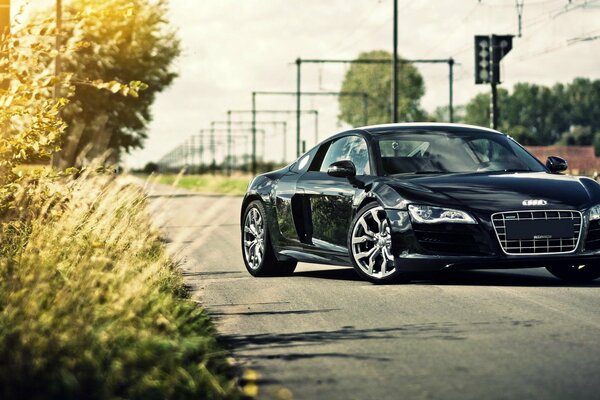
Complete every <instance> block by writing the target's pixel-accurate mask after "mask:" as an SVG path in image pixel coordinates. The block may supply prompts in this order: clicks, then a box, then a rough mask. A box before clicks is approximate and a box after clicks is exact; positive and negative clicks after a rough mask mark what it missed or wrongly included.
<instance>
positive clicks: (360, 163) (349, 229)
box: [240, 123, 600, 283]
mask: <svg viewBox="0 0 600 400" xmlns="http://www.w3.org/2000/svg"><path fill="white" fill-rule="evenodd" d="M566 170H567V162H566V161H565V160H563V159H561V158H559V157H549V158H548V160H547V161H546V163H545V164H544V163H542V162H540V161H539V160H538V159H536V158H535V157H534V156H533V155H531V154H530V153H529V152H528V151H527V150H526V149H525V148H524V147H522V146H521V145H519V144H518V143H517V142H516V141H515V140H514V139H512V138H511V137H510V136H508V135H506V134H503V133H501V132H498V131H495V130H491V129H486V128H481V127H475V126H470V125H460V124H434V123H407V124H387V125H377V126H368V127H363V128H357V129H352V130H348V131H345V132H341V133H338V134H335V135H333V136H331V137H329V138H328V139H326V140H324V141H323V142H321V143H319V144H318V145H317V146H315V147H314V148H312V149H311V150H310V151H308V152H307V153H305V154H304V155H302V156H301V157H299V158H298V159H297V160H296V161H294V162H293V163H291V164H290V165H288V166H286V167H285V168H282V169H280V170H278V171H273V172H269V173H265V174H263V175H259V176H257V177H255V178H254V179H253V180H252V182H251V183H250V185H249V187H248V190H247V193H246V195H245V197H244V200H243V203H242V210H241V211H242V212H241V221H240V224H241V245H242V253H243V259H244V263H245V265H246V268H247V269H248V271H249V273H250V274H252V275H254V276H257V277H260V276H277V275H279V276H281V275H289V274H292V273H293V271H294V269H295V268H296V264H297V263H298V262H308V263H320V264H330V265H346V266H349V265H352V266H353V267H354V269H355V270H356V272H357V273H358V274H359V275H360V276H361V277H362V278H364V279H366V280H368V281H371V282H373V283H387V282H392V281H402V280H410V279H411V277H413V276H415V274H414V273H416V272H420V273H422V272H429V271H439V270H452V269H485V268H527V267H531V268H536V267H545V268H547V269H548V271H550V272H551V273H552V274H554V275H555V276H557V277H559V278H562V279H565V280H569V281H576V282H585V281H590V280H593V279H596V278H598V277H600V185H599V184H598V183H597V182H596V181H594V180H593V179H590V178H586V177H577V176H570V175H564V174H561V173H562V172H564V171H566Z"/></svg>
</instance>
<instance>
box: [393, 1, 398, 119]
mask: <svg viewBox="0 0 600 400" xmlns="http://www.w3.org/2000/svg"><path fill="white" fill-rule="evenodd" d="M393 34H394V40H393V41H394V51H393V59H392V122H398V0H394V33H393Z"/></svg>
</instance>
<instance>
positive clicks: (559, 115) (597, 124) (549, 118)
mask: <svg viewBox="0 0 600 400" xmlns="http://www.w3.org/2000/svg"><path fill="white" fill-rule="evenodd" d="M498 95H499V100H498V103H499V109H500V113H499V125H500V130H502V131H504V132H506V133H509V134H510V135H511V136H513V137H515V139H517V140H519V141H520V142H521V143H523V144H528V145H551V144H554V143H556V142H558V141H560V142H561V143H565V144H585V145H590V144H591V143H592V142H593V140H594V137H595V136H594V132H598V131H600V80H596V81H590V80H589V79H584V78H576V79H575V80H574V81H573V82H572V83H571V84H567V85H564V84H560V83H558V84H555V85H554V86H552V87H546V86H541V85H536V84H531V83H517V84H516V85H514V87H513V89H512V92H511V93H510V94H509V93H508V91H506V90H505V89H499V90H498ZM465 121H466V122H467V123H471V124H475V125H487V124H488V121H489V95H488V94H487V93H481V94H478V95H477V96H475V97H474V98H473V99H472V100H471V101H470V102H469V103H468V104H467V106H466V116H465ZM578 127H579V128H578ZM588 128H589V132H588V131H587V129H588ZM582 129H583V130H585V132H587V133H585V132H583V131H580V130H582ZM561 137H562V139H561Z"/></svg>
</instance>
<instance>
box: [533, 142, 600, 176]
mask: <svg viewBox="0 0 600 400" xmlns="http://www.w3.org/2000/svg"><path fill="white" fill-rule="evenodd" d="M525 147H526V148H527V150H529V152H531V153H532V154H533V155H534V156H536V157H537V158H538V159H539V160H540V161H541V162H543V163H545V162H546V159H547V158H548V157H549V156H558V157H561V158H564V159H565V160H567V163H568V164H569V173H571V174H573V175H589V176H594V175H595V174H598V173H600V157H596V155H595V154H594V147H593V146H525Z"/></svg>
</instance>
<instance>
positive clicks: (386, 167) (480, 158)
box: [379, 131, 545, 175]
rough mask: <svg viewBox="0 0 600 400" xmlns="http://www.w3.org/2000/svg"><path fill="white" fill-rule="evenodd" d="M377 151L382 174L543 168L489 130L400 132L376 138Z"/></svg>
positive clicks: (508, 141) (510, 140)
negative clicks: (379, 154)
mask: <svg viewBox="0 0 600 400" xmlns="http://www.w3.org/2000/svg"><path fill="white" fill-rule="evenodd" d="M379 150H380V152H381V163H382V166H383V173H384V175H396V174H427V173H432V174H433V173H464V172H500V171H503V172H504V171H508V172H520V171H523V172H541V171H545V168H544V166H543V165H542V164H541V163H540V162H539V161H538V160H536V159H535V158H534V157H533V156H531V155H530V154H529V153H527V152H526V151H525V150H524V149H523V148H522V147H521V146H520V145H518V144H517V143H516V142H515V141H514V140H512V139H510V138H508V137H507V136H504V135H500V134H497V133H491V132H489V133H488V132H475V133H473V132H472V131H471V132H465V133H461V132H452V133H449V132H403V133H398V134H392V135H386V136H384V137H382V138H381V139H379Z"/></svg>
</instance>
